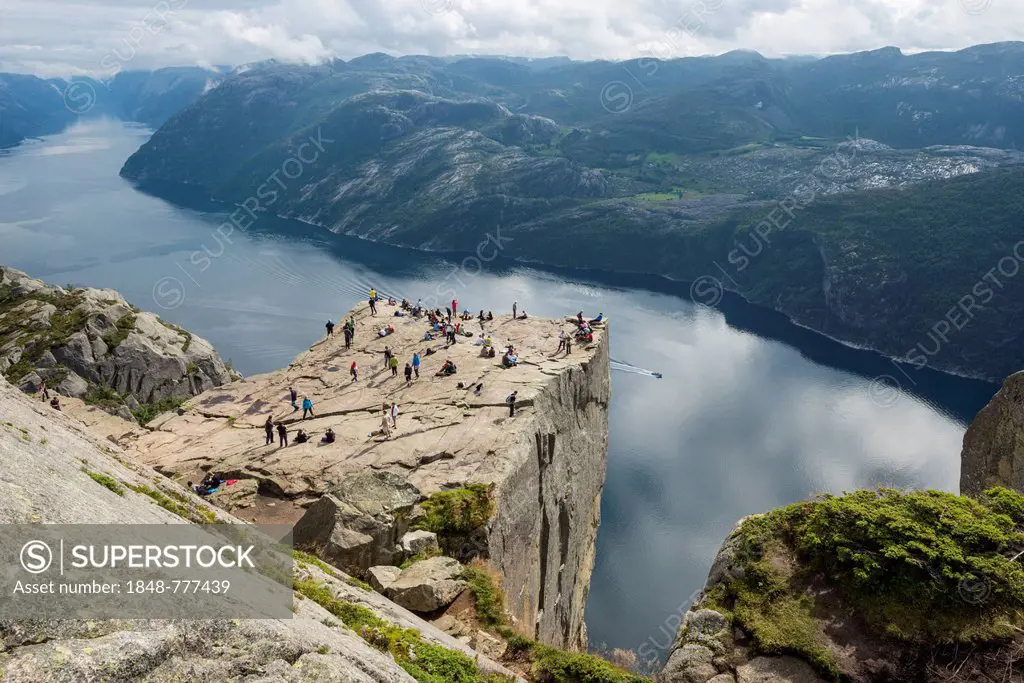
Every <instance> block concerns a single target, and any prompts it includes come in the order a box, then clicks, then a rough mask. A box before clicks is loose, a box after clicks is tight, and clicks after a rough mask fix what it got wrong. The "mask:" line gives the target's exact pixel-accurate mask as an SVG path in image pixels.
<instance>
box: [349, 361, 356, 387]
mask: <svg viewBox="0 0 1024 683" xmlns="http://www.w3.org/2000/svg"><path fill="white" fill-rule="evenodd" d="M348 372H349V374H350V375H352V381H353V382H358V381H359V367H358V366H357V365H356V362H355V361H352V367H350V368H349V369H348Z"/></svg>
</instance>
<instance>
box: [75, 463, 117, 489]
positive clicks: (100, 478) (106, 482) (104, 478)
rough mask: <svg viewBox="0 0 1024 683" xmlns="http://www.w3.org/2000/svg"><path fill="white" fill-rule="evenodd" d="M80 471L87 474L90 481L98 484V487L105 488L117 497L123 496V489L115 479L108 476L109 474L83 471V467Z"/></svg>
mask: <svg viewBox="0 0 1024 683" xmlns="http://www.w3.org/2000/svg"><path fill="white" fill-rule="evenodd" d="M82 471H83V472H85V473H86V474H88V475H89V478H90V479H92V480H93V481H94V482H96V483H97V484H99V485H100V486H103V487H106V488H107V489H109V490H111V491H113V492H114V493H116V494H117V495H119V496H123V495H124V487H123V486H121V482H119V481H118V480H117V479H115V478H114V477H112V476H110V475H109V474H103V473H101V472H91V471H89V470H87V469H85V468H84V467H83V468H82Z"/></svg>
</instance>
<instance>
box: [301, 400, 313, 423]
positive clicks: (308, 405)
mask: <svg viewBox="0 0 1024 683" xmlns="http://www.w3.org/2000/svg"><path fill="white" fill-rule="evenodd" d="M306 413H309V416H310V417H315V415H313V402H312V401H310V400H309V397H308V396H303V397H302V419H303V420H305V419H306Z"/></svg>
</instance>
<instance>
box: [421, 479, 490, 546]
mask: <svg viewBox="0 0 1024 683" xmlns="http://www.w3.org/2000/svg"><path fill="white" fill-rule="evenodd" d="M493 491H494V485H493V484H467V485H466V486H463V487H461V488H457V489H449V490H447V491H438V492H437V493H435V494H433V495H432V496H430V497H429V498H427V499H426V500H425V501H423V503H422V504H421V505H422V508H423V512H424V516H423V518H422V519H420V520H418V521H417V522H416V524H415V525H414V528H416V529H426V530H427V531H433V532H434V533H436V534H438V535H439V536H466V535H468V534H471V533H473V532H474V531H476V530H477V529H479V528H481V527H482V526H484V525H485V524H487V521H488V520H489V519H490V518H491V515H493V514H494V497H493Z"/></svg>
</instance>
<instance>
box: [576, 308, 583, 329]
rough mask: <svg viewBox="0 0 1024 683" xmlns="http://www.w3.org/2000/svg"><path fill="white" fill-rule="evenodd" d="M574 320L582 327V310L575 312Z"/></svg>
mask: <svg viewBox="0 0 1024 683" xmlns="http://www.w3.org/2000/svg"><path fill="white" fill-rule="evenodd" d="M576 320H577V324H578V325H579V326H580V327H583V311H580V312H579V313H577V314H576Z"/></svg>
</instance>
